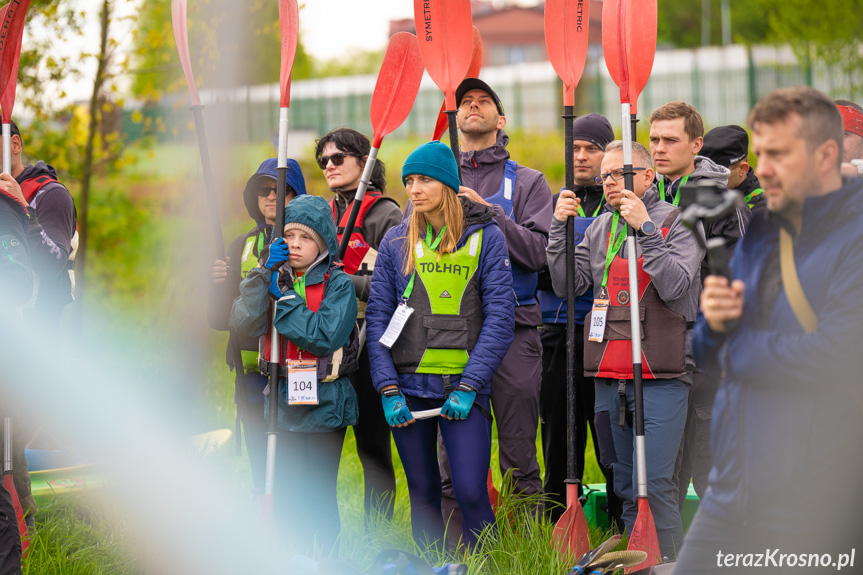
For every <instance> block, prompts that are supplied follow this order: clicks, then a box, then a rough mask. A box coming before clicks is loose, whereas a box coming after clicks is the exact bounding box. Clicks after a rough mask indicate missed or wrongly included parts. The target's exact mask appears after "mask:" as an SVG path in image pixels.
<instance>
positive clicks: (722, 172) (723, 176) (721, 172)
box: [689, 156, 731, 186]
mask: <svg viewBox="0 0 863 575" xmlns="http://www.w3.org/2000/svg"><path fill="white" fill-rule="evenodd" d="M730 174H731V172H730V171H729V170H728V168H725V167H723V166H720V165H719V164H717V163H716V162H714V161H713V160H711V159H710V158H708V157H706V156H695V171H694V172H692V175H691V176H690V177H689V179H690V181H694V180H700V179H708V180H713V181H715V182H716V183H718V184H722V185H723V186H728V176H729V175H730Z"/></svg>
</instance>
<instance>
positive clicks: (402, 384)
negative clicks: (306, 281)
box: [366, 200, 515, 399]
mask: <svg viewBox="0 0 863 575" xmlns="http://www.w3.org/2000/svg"><path fill="white" fill-rule="evenodd" d="M462 205H463V206H464V208H465V231H464V234H463V235H462V237H461V239H460V240H459V243H458V245H457V248H461V247H462V246H464V245H465V243H466V242H467V239H468V237H469V236H470V235H471V234H472V233H473V232H475V231H477V230H479V229H480V228H482V229H483V236H482V248H481V250H480V257H479V270H478V272H477V273H478V274H479V275H478V280H479V291H480V297H481V298H482V311H483V315H484V316H485V319H484V321H483V324H482V330H481V332H480V335H479V339H478V340H477V342H476V345H475V346H474V348H473V351H472V352H471V354H470V359H469V360H468V362H467V365H466V366H465V368H464V372H463V373H462V374H461V376H457V375H454V376H452V377H451V378H450V384H451V385H452V386H453V387H455V386H457V385H458V384H459V382H460V381H462V380H463V381H464V382H465V383H466V384H468V385H470V386H472V387H475V388H476V389H477V390H478V393H480V394H489V393H491V387H490V385H491V377H492V375H493V374H494V372H495V371H496V370H497V368H498V366H499V365H500V362H501V361H502V360H503V357H504V356H505V355H506V352H507V351H509V346H510V344H511V343H512V338H513V330H514V329H515V298H514V297H513V291H512V272H511V271H510V268H509V260H508V252H507V247H506V240H505V239H504V237H503V233H502V232H501V231H500V229H499V228H498V227H497V224H495V223H494V210H492V209H491V208H489V207H487V206H483V205H481V204H475V203H473V202H470V201H468V200H463V202H462ZM409 221H410V220H408V222H406V223H402V224H399V225H398V226H395V227H394V228H391V229H390V230H389V231H388V232H387V234H386V235H385V236H384V239H383V241H382V242H381V246H380V251H379V252H378V259H377V261H376V262H375V270H374V273H373V274H372V285H371V292H370V294H369V304H368V307H367V308H366V321H367V322H368V327H367V330H368V341H367V344H366V345H368V349H369V359H370V361H371V365H372V381H373V383H374V385H375V389H377V390H378V391H380V390H381V388H383V387H385V386H388V385H398V386H399V388H400V389H401V391H402V393H404V394H405V395H413V396H418V397H427V398H433V399H444V398H446V394H445V393H444V384H443V379H442V378H441V376H440V375H434V374H405V373H401V374H400V373H397V372H396V369H395V366H394V365H393V359H392V355H391V354H390V350H389V349H387V348H386V347H384V346H383V345H381V344H380V341H379V340H380V338H381V336H382V335H383V334H384V332H385V331H386V329H387V325H388V324H389V321H390V318H392V316H393V312H395V309H396V306H397V305H398V304H399V300H400V298H401V296H402V294H403V293H404V291H405V288H407V284H408V280H409V279H410V276H406V275H404V274H402V272H401V270H402V267H403V264H404V254H405V253H406V252H405V249H406V246H405V237H406V236H407V231H408V225H407V224H408V223H409Z"/></svg>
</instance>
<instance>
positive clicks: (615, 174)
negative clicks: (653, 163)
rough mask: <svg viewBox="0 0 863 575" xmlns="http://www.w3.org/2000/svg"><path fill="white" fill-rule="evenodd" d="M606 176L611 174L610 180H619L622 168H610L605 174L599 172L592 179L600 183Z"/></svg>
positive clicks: (621, 177) (602, 182) (621, 175)
mask: <svg viewBox="0 0 863 575" xmlns="http://www.w3.org/2000/svg"><path fill="white" fill-rule="evenodd" d="M632 169H633V170H636V171H637V170H646V169H647V168H632ZM608 176H611V179H612V180H614V181H616V182H619V181H620V180H622V179H623V168H618V169H616V170H611V171H610V172H607V173H605V174H599V175H598V176H594V178H593V181H594V182H596V183H597V184H599V185H602V184H604V183H605V180H607V179H608Z"/></svg>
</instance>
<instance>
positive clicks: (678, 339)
mask: <svg viewBox="0 0 863 575" xmlns="http://www.w3.org/2000/svg"><path fill="white" fill-rule="evenodd" d="M632 163H633V166H634V175H633V184H634V185H633V187H634V190H626V189H624V179H623V178H624V173H623V143H622V142H620V141H619V140H617V141H614V142H612V143H610V144H609V145H608V146H607V147H606V149H605V157H604V158H603V160H602V173H601V174H600V175H599V178H600V179H601V180H602V182H603V187H604V191H605V199H606V201H607V202H608V204H609V205H610V206H611V208H612V209H611V210H610V211H607V212H605V213H603V214H601V215H600V216H599V217H598V218H597V219H596V221H595V222H594V223H593V224H592V225H591V226H590V227H589V228H588V229H587V232H586V234H585V237H584V239H583V240H582V242H581V243H580V244H579V245H577V246H576V248H575V293H576V294H583V293H585V292H586V291H587V290H589V289H593V292H594V296H595V300H594V306H593V309H592V310H591V312H590V314H589V315H588V316H587V317H586V321H585V325H586V329H587V330H588V332H589V333H588V334H586V340H587V341H585V348H584V371H585V375H586V376H592V377H595V378H596V379H595V386H594V388H595V393H596V403H595V409H596V415H595V422H596V423H597V428H599V427H600V424H599V422H600V421H606V422H608V423H607V424H606V426H607V428H610V430H611V435H612V440H613V445H614V451H615V457H616V459H617V460H616V461H615V462H613V463H612V469H613V471H614V488H615V492H616V493H617V495H618V496H619V497H620V498H621V499H622V500H623V520H624V523H625V525H626V530H627V532H628V533H630V534H631V533H632V528H633V525H634V524H635V519H636V516H637V510H638V503H637V489H636V486H637V481H636V474H635V471H634V462H633V452H634V441H635V432H634V429H633V416H634V410H635V403H634V395H633V386H632V378H633V372H632V368H633V365H632V342H631V330H630V310H629V302H630V298H631V297H632V296H631V294H630V293H629V271H628V262H627V258H626V254H627V249H626V247H625V245H624V244H625V243H626V241H628V240H627V235H626V232H627V227H628V226H631V227H632V228H633V229H634V230H635V232H636V235H635V241H636V252H637V255H638V265H637V270H638V279H639V281H638V287H639V291H640V292H641V293H640V294H639V302H640V309H641V310H642V311H641V333H642V340H641V345H642V353H643V363H642V375H643V377H644V429H645V442H646V449H647V487H648V492H649V493H650V508H651V510H652V511H653V517H654V521H655V524H656V531H657V535H658V537H659V545H660V549H661V552H662V555H663V557H667V558H673V557H674V556H675V550H676V549H678V548H679V547H680V545H681V543H682V541H683V526H682V524H681V520H680V509H679V508H678V506H677V489H676V486H675V485H674V483H673V474H674V463H675V460H676V459H677V452H678V450H679V448H680V442H681V438H682V437H683V429H684V425H685V423H686V402H687V396H688V394H689V390H688V388H689V384H690V382H691V379H690V376H689V374H688V369H687V364H689V363H691V361H689V358H688V357H687V356H688V353H687V345H686V341H687V340H688V338H689V335H690V330H691V326H692V324H693V322H694V321H695V315H696V311H697V305H698V292H699V288H700V282H699V266H700V264H701V259H702V258H703V257H704V251H703V250H702V249H701V248H700V247H699V245H698V243H697V242H696V241H695V237H694V236H693V234H692V233H691V232H690V231H689V230H688V229H686V228H684V227H683V225H682V223H681V221H680V209H679V208H676V207H675V206H672V205H671V204H669V203H667V202H663V201H661V200H660V198H659V193H658V190H657V187H656V184H655V183H654V172H653V168H652V167H651V164H652V161H651V158H650V153H649V152H648V151H647V149H646V148H645V147H644V146H642V145H640V144H637V143H633V144H632ZM580 203H581V202H580V201H579V200H578V198H577V197H576V196H575V194H574V193H573V192H571V191H568V190H564V191H563V192H561V193H560V199H559V200H558V202H557V207H556V209H555V212H554V220H553V221H552V226H551V234H550V236H549V243H548V265H549V271H550V272H551V279H552V283H553V285H554V289H555V293H556V294H557V295H558V296H560V297H563V296H565V294H566V255H565V254H566V219H567V218H568V217H570V216H574V217H577V216H578V214H579V207H580ZM600 319H602V320H603V321H602V322H600V321H599V320H600ZM596 326H601V327H596Z"/></svg>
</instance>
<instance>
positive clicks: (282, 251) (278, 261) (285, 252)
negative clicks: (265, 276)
mask: <svg viewBox="0 0 863 575" xmlns="http://www.w3.org/2000/svg"><path fill="white" fill-rule="evenodd" d="M290 255H291V250H289V249H288V244H286V243H285V238H279V239H277V240H276V241H275V242H273V243H272V244H270V250H269V253H268V254H267V261H266V263H264V267H265V268H267V269H268V270H277V269H279V268H280V267H282V264H284V263H285V262H286V261H288V256H290ZM279 297H281V296H279Z"/></svg>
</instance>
